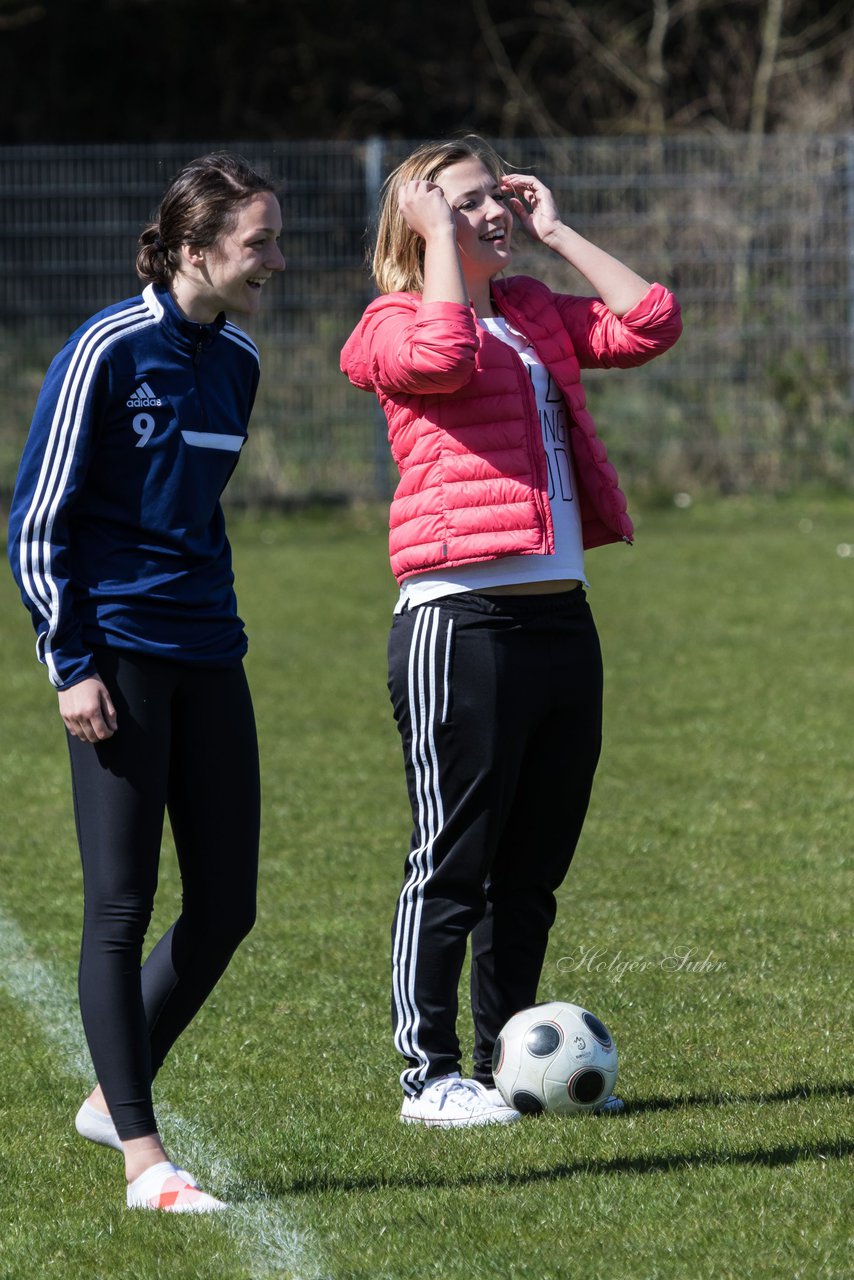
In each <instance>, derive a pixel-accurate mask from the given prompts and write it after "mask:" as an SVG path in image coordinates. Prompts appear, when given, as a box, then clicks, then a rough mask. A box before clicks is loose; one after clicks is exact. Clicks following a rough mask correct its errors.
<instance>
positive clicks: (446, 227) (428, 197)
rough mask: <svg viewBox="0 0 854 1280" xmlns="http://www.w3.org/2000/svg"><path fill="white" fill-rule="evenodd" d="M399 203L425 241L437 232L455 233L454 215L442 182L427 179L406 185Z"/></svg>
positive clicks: (416, 180) (399, 193)
mask: <svg viewBox="0 0 854 1280" xmlns="http://www.w3.org/2000/svg"><path fill="white" fill-rule="evenodd" d="M397 202H398V206H399V208H400V212H401V214H402V215H403V220H404V222H405V223H406V225H407V226H408V227H409V228H410V230H412V231H414V232H415V233H416V234H417V235H419V236H421V238H422V239H423V240H429V239H430V237H431V235H435V234H436V233H444V232H448V231H450V232H452V233H453V231H454V214H453V211H452V209H451V206H450V205H449V204H448V202H447V200H446V199H445V197H444V194H443V192H442V188H441V187H440V186H439V185H438V183H435V182H428V181H427V179H425V178H413V180H412V181H411V182H404V183H403V185H402V186H401V188H400V191H399V192H398V196H397Z"/></svg>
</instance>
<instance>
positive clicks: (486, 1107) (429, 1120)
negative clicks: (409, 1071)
mask: <svg viewBox="0 0 854 1280" xmlns="http://www.w3.org/2000/svg"><path fill="white" fill-rule="evenodd" d="M400 1118H401V1120H402V1121H403V1122H404V1124H425V1125H431V1126H433V1127H434V1128H442V1129H452V1128H462V1127H463V1126H465V1125H481V1124H510V1123H511V1122H512V1121H513V1120H518V1119H520V1116H519V1112H518V1111H514V1110H513V1108H512V1107H508V1106H507V1104H506V1103H505V1102H504V1099H503V1098H502V1097H501V1095H500V1093H499V1092H498V1090H497V1089H487V1088H486V1086H485V1085H482V1084H480V1083H479V1081H477V1080H463V1079H462V1078H461V1076H460V1075H459V1073H454V1074H453V1075H450V1076H440V1077H439V1079H438V1080H431V1081H430V1082H429V1083H428V1084H426V1085H425V1086H424V1088H423V1089H422V1090H421V1092H420V1093H419V1094H416V1095H415V1096H410V1095H407V1096H406V1097H405V1098H404V1099H403V1106H402V1107H401V1108H400Z"/></svg>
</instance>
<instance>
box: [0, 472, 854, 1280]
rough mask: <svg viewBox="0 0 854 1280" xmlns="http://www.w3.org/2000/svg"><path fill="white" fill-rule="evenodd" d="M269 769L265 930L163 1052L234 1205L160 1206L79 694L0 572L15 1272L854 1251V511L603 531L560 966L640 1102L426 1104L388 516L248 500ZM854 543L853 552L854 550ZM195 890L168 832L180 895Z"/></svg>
mask: <svg viewBox="0 0 854 1280" xmlns="http://www.w3.org/2000/svg"><path fill="white" fill-rule="evenodd" d="M232 533H233V542H234V546H235V563H236V570H237V575H238V588H239V598H240V604H241V613H242V615H243V616H244V618H245V619H246V621H247V625H248V629H249V632H250V638H251V652H250V658H249V670H250V677H251V680H252V684H253V689H254V693H255V699H256V706H257V712H258V718H259V727H260V732H261V741H262V757H263V768H264V815H265V817H264V829H263V867H262V880H261V908H260V917H259V923H258V926H257V928H256V930H255V932H254V933H253V935H252V936H251V938H250V939H249V941H248V942H247V943H246V944H245V945H244V947H243V948H242V950H241V951H240V952H239V953H238V956H237V957H236V958H235V961H234V963H233V965H232V968H231V969H230V971H229V973H228V974H227V976H226V978H225V979H224V980H223V982H222V984H221V986H220V987H219V989H218V990H217V991H216V992H215V993H214V996H213V998H212V999H211V1001H210V1002H209V1004H208V1006H207V1007H206V1008H205V1010H204V1011H203V1013H202V1014H201V1015H200V1017H199V1018H198V1020H197V1022H196V1023H195V1024H194V1026H193V1027H192V1028H191V1029H190V1031H189V1032H188V1033H187V1034H186V1036H185V1037H184V1038H183V1040H182V1041H181V1042H180V1043H179V1045H178V1046H177V1047H176V1050H175V1052H174V1053H173V1055H172V1057H171V1059H170V1060H169V1061H168V1063H167V1064H166V1066H165V1067H164V1069H163V1071H162V1073H161V1075H160V1077H159V1079H158V1084H157V1102H158V1105H159V1106H160V1107H161V1109H162V1127H163V1131H164V1135H165V1137H166V1141H167V1147H169V1148H170V1149H171V1150H173V1151H174V1154H175V1155H176V1156H178V1157H180V1160H181V1162H182V1163H184V1164H185V1165H187V1166H188V1167H189V1168H191V1169H192V1170H193V1171H194V1172H195V1173H196V1174H197V1176H199V1178H200V1179H203V1180H204V1185H209V1186H210V1188H211V1190H213V1191H215V1192H217V1193H218V1194H222V1195H223V1196H225V1197H226V1198H227V1199H229V1200H230V1201H231V1202H232V1203H233V1205H234V1206H235V1207H234V1209H233V1211H232V1213H231V1214H230V1215H223V1216H222V1217H220V1218H217V1219H215V1220H193V1219H188V1218H168V1217H166V1218H164V1217H158V1216H155V1215H144V1214H129V1213H127V1212H126V1211H125V1210H124V1209H123V1208H122V1205H123V1179H122V1172H121V1161H120V1158H119V1156H118V1155H117V1154H116V1153H114V1152H111V1151H108V1150H106V1149H103V1148H95V1147H93V1146H91V1145H90V1144H87V1143H84V1142H82V1141H81V1140H80V1139H78V1138H77V1136H76V1134H75V1133H74V1130H73V1127H72V1118H73V1115H74V1112H75V1110H76V1108H77V1106H78V1103H79V1100H80V1098H81V1096H82V1093H83V1090H84V1089H85V1088H86V1087H87V1083H88V1077H87V1074H86V1065H85V1064H86V1057H85V1049H84V1046H83V1042H82V1036H81V1033H80V1031H79V1029H78V1018H77V1010H76V1003H75V971H76V953H77V946H78V930H79V923H80V911H81V907H80V874H79V868H78V862H77V853H76V847H75V844H74V840H73V828H72V822H71V816H70V800H69V794H68V791H69V788H68V781H67V763H66V758H65V747H64V744H63V740H62V733H61V726H60V722H59V720H58V718H57V717H56V713H55V709H54V701H55V700H54V697H53V694H52V693H51V691H50V688H49V686H48V683H47V679H46V676H45V673H44V671H43V670H42V669H41V668H39V667H38V666H37V664H36V663H35V660H34V658H33V653H32V636H31V632H30V628H29V622H28V619H27V617H26V614H25V613H24V611H23V609H22V608H21V607H20V606H19V604H18V603H17V600H16V596H15V592H14V588H13V586H12V584H11V580H10V578H9V575H8V574H4V575H3V577H2V582H0V639H2V647H0V679H2V688H3V691H4V693H3V700H2V721H0V814H2V819H0V886H2V890H1V891H0V893H1V894H2V896H1V897H0V902H2V914H0V1011H2V1020H3V1021H2V1026H3V1037H2V1042H0V1082H2V1084H0V1140H2V1171H0V1276H2V1277H4V1280H5V1278H8V1280H13V1278H14V1280H21V1278H23V1277H27V1278H28V1280H31V1278H40V1277H54V1276H56V1277H62V1278H63V1280H78V1278H79V1280H84V1278H85V1280H119V1278H121V1280H155V1278H156V1280H161V1278H163V1280H166V1278H167V1277H168V1278H169V1280H184V1278H187V1280H189V1278H193V1280H196V1278H198V1280H249V1278H252V1280H262V1278H263V1277H268V1276H270V1277H272V1276H281V1277H314V1278H320V1277H329V1278H330V1280H350V1278H353V1280H356V1278H357V1277H358V1278H359V1280H415V1278H416V1277H418V1278H421V1277H434V1276H435V1277H441V1278H442V1280H481V1278H483V1280H493V1278H498V1277H502V1278H504V1277H513V1278H519V1280H521V1278H523V1277H524V1280H562V1278H564V1277H566V1278H567V1280H570V1278H572V1280H574V1278H575V1277H579V1280H598V1278H600V1277H601V1278H603V1280H605V1278H607V1280H658V1278H659V1277H661V1278H664V1277H666V1278H668V1280H671V1278H672V1280H694V1278H701V1280H705V1278H706V1277H709V1278H710V1280H711V1278H714V1280H724V1278H727V1277H739V1280H741V1278H743V1277H747V1278H748V1280H752V1278H753V1277H763V1278H765V1277H780V1278H781V1280H783V1278H786V1280H791V1278H794V1277H827V1278H830V1277H838V1278H839V1280H842V1278H843V1277H845V1278H847V1277H850V1276H851V1275H852V1274H854V1263H852V1256H854V1254H852V1248H851V1244H852V1242H851V1238H850V1237H851V1223H852V1221H854V1197H852V1178H851V1173H852V1170H851V1156H852V1150H854V1145H852V1140H851V1127H850V1119H849V1116H850V1096H851V1077H852V1070H851V1050H852V1031H851V1021H850V1018H851V1010H852V987H851V973H852V961H854V956H852V947H851V922H852V917H851V880H850V864H851V857H850V855H851V846H852V800H854V774H852V719H853V718H854V661H852V653H854V645H852V637H854V514H852V507H851V503H850V501H843V500H841V499H840V500H838V501H836V500H832V499H819V498H803V499H801V500H795V499H788V500H786V501H782V502H777V503H764V502H763V503H760V502H751V501H747V500H743V501H739V502H729V503H720V504H717V505H709V506H704V505H703V504H701V503H697V504H694V505H693V506H692V507H691V508H690V509H687V510H677V509H675V508H674V509H670V510H662V511H658V512H650V513H648V514H647V515H646V516H645V517H644V518H643V519H642V520H641V521H640V527H639V530H638V541H637V545H636V546H635V548H633V549H631V550H629V549H626V548H622V547H613V548H608V549H603V550H600V551H596V552H593V553H591V555H590V557H589V561H588V566H589V573H590V576H591V581H592V584H593V589H592V592H591V600H592V603H593V607H594V611H595V613H596V616H597V620H598V623H599V627H600V632H601V635H602V642H603V648H604V651H605V660H606V674H607V694H606V697H607V705H606V749H605V754H604V759H603V764H602V766H601V769H600V773H599V776H598V779H597V784H596V788H595V792H594V800H593V807H592V812H591V815H590V818H589V820H588V824H587V826H586V828H585V832H584V835H583V838H582V844H581V847H580V849H579V852H578V855H577V858H576V862H575V865H574V867H573V869H572V871H571V873H570V877H569V879H568V881H567V883H566V885H565V886H564V888H563V890H562V901H561V911H560V913H559V917H558V923H557V925H556V926H555V930H554V932H553V935H552V943H551V947H550V952H549V956H548V959H547V962H546V968H545V972H544V975H543V981H542V986H541V993H540V994H541V998H543V999H547V998H564V999H571V1000H577V1001H579V1002H582V1003H584V1004H586V1005H587V1006H589V1007H590V1008H592V1009H593V1010H594V1011H595V1012H596V1013H597V1014H599V1016H600V1017H602V1018H603V1019H604V1020H605V1022H606V1023H607V1024H608V1026H609V1027H610V1029H611V1031H612V1032H613V1034H614V1036H615V1039H616V1041H617V1044H618V1047H619V1050H620V1062H621V1074H620V1091H621V1092H622V1093H623V1095H624V1096H625V1098H626V1099H627V1102H628V1109H627V1113H626V1114H625V1116H623V1117H621V1118H607V1119H606V1118H603V1119H596V1118H593V1117H586V1116H585V1117H581V1118H578V1119H575V1120H557V1119H554V1118H548V1117H543V1118H539V1119H532V1120H526V1121H524V1122H522V1123H520V1124H518V1125H514V1126H509V1127H508V1128H506V1129H505V1128H501V1129H499V1130H495V1131H492V1130H485V1131H469V1132H465V1131H462V1132H426V1131H423V1132H422V1131H419V1130H417V1129H416V1130H413V1129H411V1128H409V1127H404V1126H402V1125H400V1123H399V1121H398V1120H397V1108H398V1105H399V1097H398V1087H397V1071H398V1063H397V1061H396V1058H395V1055H394V1053H393V1050H392V1049H391V1047H390V1043H389V1033H388V1028H387V1022H388V1015H387V1006H388V991H387V988H388V980H387V969H388V933H389V923H390V916H391V911H392V907H393V902H394V899H395V896H396V893H397V888H398V880H399V876H400V872H401V867H402V858H403V853H404V850H405V846H406V842H407V838H408V822H407V815H406V799H405V792H404V786H403V777H402V769H401V766H400V761H399V745H398V742H397V738H396V733H395V731H394V727H393V724H392V721H391V715H390V711H389V708H388V705H387V695H386V690H385V656H384V649H385V634H386V628H387V623H388V617H389V613H390V609H391V605H392V602H393V595H394V593H393V589H392V585H391V579H390V576H389V573H388V569H387V561H386V552H385V538H384V531H383V524H382V517H381V515H377V514H376V513H372V512H365V513H354V512H350V513H347V514H340V515H336V516H329V515H324V516H317V517H310V516H303V517H300V518H291V519H284V518H282V519H278V518H277V519H274V518H272V517H271V518H269V519H257V520H248V519H243V520H239V521H238V520H233V521H232ZM846 548H847V550H846ZM177 893H178V886H177V883H176V876H175V870H174V859H173V856H172V852H171V849H169V848H167V849H166V850H165V856H164V867H163V875H162V882H161V890H160V897H159V901H158V908H157V924H158V925H159V926H160V927H161V928H163V927H165V926H166V924H167V923H168V922H169V921H170V919H171V916H172V913H173V912H174V909H175V902H176V897H177Z"/></svg>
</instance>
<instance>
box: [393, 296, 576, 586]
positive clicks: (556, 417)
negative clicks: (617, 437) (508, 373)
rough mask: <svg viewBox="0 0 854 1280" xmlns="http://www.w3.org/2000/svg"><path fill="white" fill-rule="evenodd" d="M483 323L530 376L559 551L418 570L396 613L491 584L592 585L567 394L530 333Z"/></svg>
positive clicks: (496, 319)
mask: <svg viewBox="0 0 854 1280" xmlns="http://www.w3.org/2000/svg"><path fill="white" fill-rule="evenodd" d="M478 324H480V325H482V326H483V328H484V329H486V330H487V331H488V332H489V333H491V334H493V335H494V336H495V337H496V338H500V339H501V341H502V342H506V343H507V345H508V346H509V347H512V348H513V350H514V351H515V352H517V354H518V356H519V358H520V360H521V361H522V363H523V364H524V366H525V368H526V369H527V370H528V374H529V376H530V378H531V383H532V385H533V388H534V396H535V398H536V401H537V414H538V415H539V419H540V428H541V430H542V433H543V447H544V448H545V451H546V462H547V463H548V468H549V494H548V496H549V506H550V508H551V513H552V524H553V525H554V535H555V550H554V555H551V556H550V555H526V556H498V557H497V558H495V559H493V560H485V561H481V562H479V563H478V564H463V565H459V566H457V567H456V568H451V569H438V570H435V571H431V572H429V573H417V574H413V575H412V576H411V577H409V578H407V579H406V580H405V581H404V582H403V583H402V585H401V588H400V600H399V602H398V605H397V610H396V612H399V611H400V610H401V609H402V608H404V606H405V605H407V604H408V605H409V606H410V607H412V608H414V607H415V606H416V605H419V604H426V603H427V602H428V601H429V600H438V599H439V598H440V597H441V596H449V595H455V594H457V593H458V592H460V591H487V592H488V591H489V588H490V587H504V586H510V585H511V584H513V583H517V582H549V581H551V580H553V579H558V578H577V579H578V580H579V582H583V583H584V584H585V585H587V581H586V579H585V577H584V546H583V543H582V540H581V517H580V515H579V511H578V501H577V499H576V494H575V477H574V475H573V469H572V455H571V453H570V448H569V427H568V425H567V421H566V403H565V401H564V398H563V395H562V394H561V392H560V390H559V388H558V387H556V386H555V384H554V383H553V381H552V377H551V374H550V373H549V371H548V369H547V368H546V367H545V365H544V364H543V363H542V361H541V360H540V358H539V356H538V355H537V353H536V352H535V351H534V348H533V347H532V346H531V345H530V343H529V342H528V339H527V338H526V337H525V335H524V334H523V333H520V332H519V331H518V330H517V329H514V328H513V327H512V326H511V325H510V324H509V323H508V321H507V320H505V319H504V317H503V316H484V317H482V318H479V319H478Z"/></svg>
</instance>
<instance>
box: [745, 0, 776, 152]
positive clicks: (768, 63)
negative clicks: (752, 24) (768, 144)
mask: <svg viewBox="0 0 854 1280" xmlns="http://www.w3.org/2000/svg"><path fill="white" fill-rule="evenodd" d="M782 26H783V0H768V7H767V9H766V10H765V21H764V22H763V24H762V46H761V49H760V53H759V65H758V66H757V68H756V78H755V79H754V81H753V94H752V96H751V101H750V124H749V131H750V133H751V134H753V135H754V136H756V135H758V134H762V133H764V132H765V124H766V121H767V119H768V91H769V88H770V85H771V80H772V77H773V75H774V66H775V63H776V61H777V49H778V47H779V44H780V32H781V29H782Z"/></svg>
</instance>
